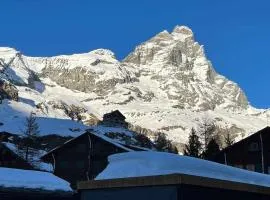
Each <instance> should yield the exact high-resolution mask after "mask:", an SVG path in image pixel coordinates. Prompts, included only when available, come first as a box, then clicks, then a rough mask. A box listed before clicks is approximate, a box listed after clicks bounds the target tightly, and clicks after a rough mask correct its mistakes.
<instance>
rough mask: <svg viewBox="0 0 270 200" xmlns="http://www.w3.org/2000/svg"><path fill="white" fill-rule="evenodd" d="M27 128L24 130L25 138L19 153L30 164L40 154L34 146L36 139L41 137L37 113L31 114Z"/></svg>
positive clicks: (26, 122) (27, 119)
mask: <svg viewBox="0 0 270 200" xmlns="http://www.w3.org/2000/svg"><path fill="white" fill-rule="evenodd" d="M24 125H25V128H24V130H23V138H22V140H21V142H20V145H19V152H20V154H21V156H22V157H23V158H24V159H25V160H26V161H27V162H29V163H30V164H31V163H32V162H34V161H33V158H34V157H35V155H36V154H37V153H38V152H37V150H35V148H33V147H34V145H35V141H36V138H37V137H38V135H39V125H38V123H37V118H36V116H35V113H33V112H31V113H30V115H29V116H28V117H26V120H25V124H24Z"/></svg>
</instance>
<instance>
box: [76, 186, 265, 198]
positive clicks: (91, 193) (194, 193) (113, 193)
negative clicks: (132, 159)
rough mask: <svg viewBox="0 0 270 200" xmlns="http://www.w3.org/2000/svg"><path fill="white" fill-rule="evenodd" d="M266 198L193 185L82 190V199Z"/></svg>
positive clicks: (247, 193)
mask: <svg viewBox="0 0 270 200" xmlns="http://www.w3.org/2000/svg"><path fill="white" fill-rule="evenodd" d="M88 199H91V200H108V199H110V200H126V199H128V200H138V199H139V200H150V199H154V200H198V199H203V200H205V199H208V200H216V199H218V200H228V199H245V200H266V199H270V196H269V195H263V194H258V193H250V192H243V191H236V190H225V189H218V188H208V187H201V186H193V185H171V186H142V187H126V188H110V189H108V188H107V189H95V190H82V191H81V200H88Z"/></svg>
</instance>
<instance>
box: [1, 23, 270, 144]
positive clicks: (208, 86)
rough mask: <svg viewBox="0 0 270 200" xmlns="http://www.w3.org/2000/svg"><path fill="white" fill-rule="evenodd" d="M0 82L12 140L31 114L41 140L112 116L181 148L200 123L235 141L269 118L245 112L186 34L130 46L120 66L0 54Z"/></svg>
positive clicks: (99, 58) (95, 58)
mask: <svg viewBox="0 0 270 200" xmlns="http://www.w3.org/2000/svg"><path fill="white" fill-rule="evenodd" d="M0 79H1V80H6V81H9V82H10V83H12V84H14V85H15V86H16V88H17V89H18V94H19V101H18V102H16V101H12V100H4V101H3V103H2V104H0V122H1V123H3V125H2V126H0V131H3V130H5V131H11V132H15V133H18V134H20V133H21V129H22V127H23V121H24V118H25V116H27V115H28V114H29V113H30V112H31V111H33V112H35V113H36V115H37V116H38V121H39V123H40V126H41V133H42V134H52V133H56V134H61V135H71V136H76V135H78V134H80V133H82V131H83V130H84V129H85V128H86V126H85V125H83V124H82V123H79V122H76V117H75V120H74V121H71V120H70V119H71V115H70V111H71V110H76V111H78V113H80V115H81V116H82V121H83V122H84V124H90V125H91V124H95V122H96V121H98V120H100V119H101V118H102V115H103V114H104V113H107V112H110V111H112V110H116V109H118V110H120V111H121V112H122V113H123V114H124V115H125V116H126V117H127V121H128V122H130V123H131V124H134V125H138V126H140V127H143V128H147V129H150V130H152V131H162V132H165V133H167V134H168V136H169V138H170V139H172V140H174V141H175V142H177V143H185V142H186V140H187V137H188V134H189V132H190V129H191V128H192V127H196V126H197V124H198V122H199V121H200V120H201V119H202V118H204V117H205V116H207V117H208V118H211V119H213V120H214V121H215V122H216V123H217V124H218V125H220V126H221V128H224V130H225V127H226V129H228V130H229V131H230V133H231V134H234V135H235V136H238V139H240V138H242V137H246V136H247V135H249V134H250V133H252V132H255V131H257V130H259V129H262V128H264V127H265V126H266V125H267V118H268V116H269V114H270V111H269V110H262V109H256V108H254V107H252V106H251V105H250V104H249V102H248V100H247V98H246V96H245V94H244V92H243V91H242V90H241V88H239V86H238V85H237V84H236V83H234V82H232V81H230V80H228V79H227V78H225V77H224V76H222V75H220V74H218V73H217V72H216V71H215V70H214V68H213V66H212V64H211V62H210V61H209V60H208V59H207V57H206V55H205V53H204V47H203V46H201V45H200V44H199V43H198V42H196V40H195V38H194V34H193V32H192V31H191V30H190V29H189V28H188V27H185V26H177V27H176V28H175V29H174V30H173V31H172V32H171V33H170V32H168V31H163V32H161V33H159V34H157V35H156V36H154V37H153V38H151V39H150V40H148V41H146V42H144V43H142V44H141V45H139V46H137V47H136V48H135V50H134V51H133V52H131V53H130V54H129V55H128V56H127V57H126V58H125V59H124V60H123V61H118V60H117V59H116V58H115V56H114V53H113V52H111V51H110V50H105V49H98V50H94V51H91V52H88V53H84V54H74V55H61V56H54V57H29V56H25V55H23V54H22V53H21V52H19V51H17V50H14V49H11V48H7V47H2V48H0Z"/></svg>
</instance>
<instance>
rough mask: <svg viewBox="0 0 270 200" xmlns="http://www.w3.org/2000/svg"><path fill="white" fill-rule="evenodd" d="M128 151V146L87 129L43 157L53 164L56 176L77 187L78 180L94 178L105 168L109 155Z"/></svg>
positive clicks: (45, 160)
mask: <svg viewBox="0 0 270 200" xmlns="http://www.w3.org/2000/svg"><path fill="white" fill-rule="evenodd" d="M127 151H129V149H128V148H127V147H125V146H122V145H120V144H116V143H113V142H110V139H109V140H106V139H104V137H99V136H98V135H96V134H93V133H91V132H89V131H87V132H86V133H84V134H82V135H80V136H79V137H77V138H74V139H72V140H70V141H68V142H66V143H65V144H64V145H62V146H59V147H57V148H55V149H53V150H51V151H50V152H48V153H47V154H46V155H44V156H43V157H42V158H41V159H42V160H43V161H44V162H48V163H51V164H52V165H53V167H54V174H55V175H56V176H58V177H60V178H62V179H65V180H66V181H68V182H70V183H71V186H72V187H73V188H76V183H77V182H78V181H83V180H92V179H94V178H95V177H96V176H97V175H98V174H99V173H100V172H101V171H102V170H104V169H105V167H106V166H107V164H108V163H107V158H108V156H109V155H111V154H115V153H121V152H127Z"/></svg>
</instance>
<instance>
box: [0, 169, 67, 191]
mask: <svg viewBox="0 0 270 200" xmlns="http://www.w3.org/2000/svg"><path fill="white" fill-rule="evenodd" d="M18 180H20V181H18ZM0 187H4V188H25V189H42V190H50V191H66V192H72V189H71V188H70V185H69V183H68V182H66V181H65V180H63V179H60V178H58V177H56V176H54V175H53V174H51V173H48V172H40V171H33V170H21V169H11V168H3V167H1V168H0Z"/></svg>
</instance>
